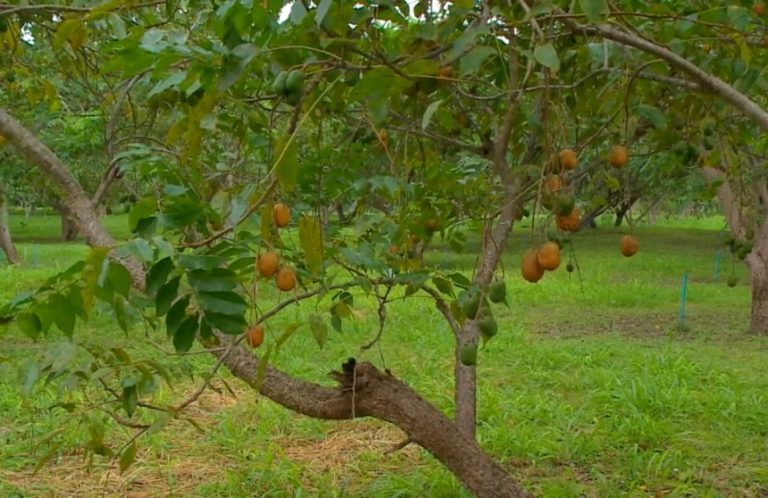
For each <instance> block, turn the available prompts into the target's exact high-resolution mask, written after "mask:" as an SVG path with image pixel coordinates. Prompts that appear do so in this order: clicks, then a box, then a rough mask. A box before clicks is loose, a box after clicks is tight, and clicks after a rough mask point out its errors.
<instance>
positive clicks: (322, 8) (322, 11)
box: [315, 0, 333, 26]
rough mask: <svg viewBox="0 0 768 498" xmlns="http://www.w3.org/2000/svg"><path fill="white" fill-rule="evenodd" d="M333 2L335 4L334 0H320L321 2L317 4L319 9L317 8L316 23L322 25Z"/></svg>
mask: <svg viewBox="0 0 768 498" xmlns="http://www.w3.org/2000/svg"><path fill="white" fill-rule="evenodd" d="M331 4H333V0H320V2H319V3H318V4H317V9H316V10H315V23H316V24H317V25H318V26H320V25H321V24H322V22H323V19H325V15H326V14H327V13H328V10H329V9H330V8H331Z"/></svg>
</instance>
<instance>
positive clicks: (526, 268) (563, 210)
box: [520, 145, 638, 283]
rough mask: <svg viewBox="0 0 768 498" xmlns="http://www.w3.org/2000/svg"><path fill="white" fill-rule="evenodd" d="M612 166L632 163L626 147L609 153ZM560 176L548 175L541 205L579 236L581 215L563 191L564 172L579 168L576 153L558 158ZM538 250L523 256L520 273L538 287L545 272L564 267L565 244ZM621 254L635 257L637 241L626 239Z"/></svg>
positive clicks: (563, 153)
mask: <svg viewBox="0 0 768 498" xmlns="http://www.w3.org/2000/svg"><path fill="white" fill-rule="evenodd" d="M607 159H608V163H609V164H610V165H611V166H612V167H614V168H617V169H619V168H623V167H624V166H625V165H626V164H627V162H628V161H629V151H628V150H627V148H626V147H625V146H623V145H614V146H613V147H611V150H610V151H609V152H608V156H607ZM554 166H555V167H554V168H552V169H554V170H556V172H554V173H551V174H549V175H547V176H546V177H545V178H544V183H543V185H542V196H541V203H542V205H543V206H544V207H545V208H546V209H549V210H550V211H551V212H552V214H553V215H554V216H555V224H556V225H557V228H559V229H560V230H562V231H563V232H578V231H579V230H580V229H581V212H580V211H579V208H578V206H576V202H575V200H574V198H573V196H572V195H570V194H569V193H568V192H567V191H566V189H565V188H564V187H563V182H564V179H563V176H562V173H563V172H564V171H569V170H574V169H576V166H578V155H577V154H576V151H575V150H573V149H563V150H561V151H560V154H559V155H558V157H557V161H556V162H555V165H554ZM550 238H551V239H552V240H550V241H549V242H547V243H545V244H543V245H542V246H541V247H539V248H536V249H528V250H527V251H525V253H524V254H523V259H522V262H521V265H520V272H521V274H522V275H523V278H524V279H525V280H527V281H528V282H531V283H536V282H538V281H539V280H541V278H542V277H543V276H544V272H545V271H553V270H555V269H557V267H558V266H560V248H561V246H562V242H561V240H560V239H559V238H557V237H550ZM619 248H620V250H621V254H623V255H624V256H626V257H631V256H634V255H635V254H636V253H637V251H638V243H637V240H636V239H635V238H634V237H632V236H631V235H625V236H624V237H622V239H621V242H620V244H619ZM571 271H573V265H571V264H570V263H569V264H568V272H569V273H570V272H571Z"/></svg>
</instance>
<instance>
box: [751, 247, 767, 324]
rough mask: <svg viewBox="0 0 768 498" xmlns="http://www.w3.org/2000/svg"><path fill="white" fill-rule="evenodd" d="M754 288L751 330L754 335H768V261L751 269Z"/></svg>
mask: <svg viewBox="0 0 768 498" xmlns="http://www.w3.org/2000/svg"><path fill="white" fill-rule="evenodd" d="M750 270H751V271H750V276H751V286H752V312H751V320H750V330H751V331H752V333H753V334H760V335H768V261H764V262H762V265H761V266H760V267H757V266H752V267H751V268H750Z"/></svg>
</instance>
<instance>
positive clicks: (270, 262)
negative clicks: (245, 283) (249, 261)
mask: <svg viewBox="0 0 768 498" xmlns="http://www.w3.org/2000/svg"><path fill="white" fill-rule="evenodd" d="M279 265H280V258H278V257H277V254H275V253H273V252H272V251H267V252H265V253H262V254H261V255H259V260H258V261H257V262H256V269H258V270H259V275H261V276H262V277H266V278H269V277H271V276H272V275H274V274H275V272H276V271H277V267H278V266H279Z"/></svg>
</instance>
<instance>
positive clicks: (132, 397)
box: [123, 385, 139, 417]
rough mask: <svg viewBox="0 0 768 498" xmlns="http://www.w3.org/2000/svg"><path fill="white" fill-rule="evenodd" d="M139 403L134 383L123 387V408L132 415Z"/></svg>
mask: <svg viewBox="0 0 768 498" xmlns="http://www.w3.org/2000/svg"><path fill="white" fill-rule="evenodd" d="M138 404H139V393H138V390H137V389H136V386H135V385H132V386H127V387H123V410H125V413H127V414H128V416H129V417H130V416H132V415H133V413H134V412H135V411H136V407H137V406H138Z"/></svg>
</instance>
